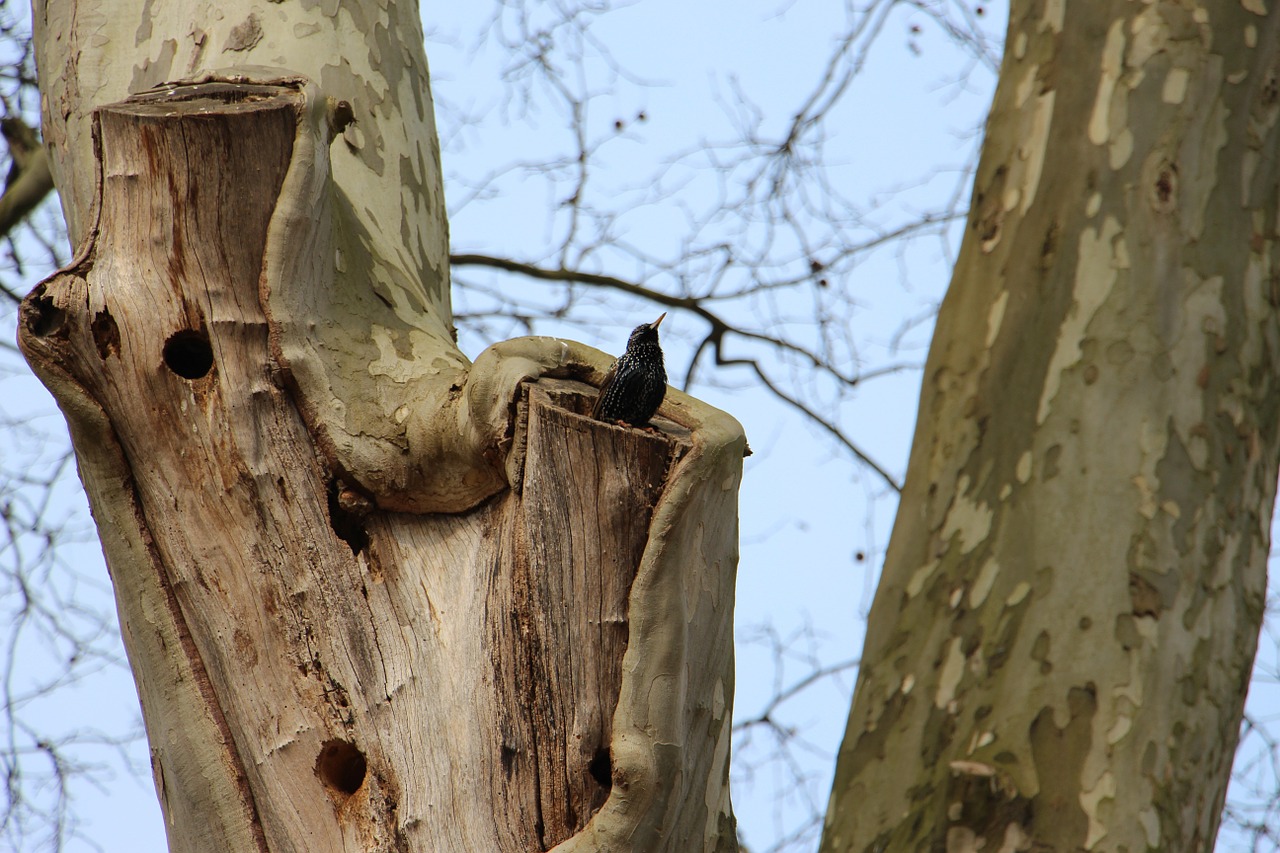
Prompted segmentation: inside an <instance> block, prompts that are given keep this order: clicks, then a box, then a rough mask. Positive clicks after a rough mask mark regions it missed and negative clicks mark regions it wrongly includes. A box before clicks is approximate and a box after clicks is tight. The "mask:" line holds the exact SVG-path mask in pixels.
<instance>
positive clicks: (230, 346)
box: [20, 3, 744, 851]
mask: <svg viewBox="0 0 1280 853" xmlns="http://www.w3.org/2000/svg"><path fill="white" fill-rule="evenodd" d="M161 5H164V4H161ZM70 8H71V5H70V4H68V5H63V4H57V5H56V7H55V6H54V5H50V6H47V7H44V8H42V9H38V10H37V18H38V25H41V26H42V27H43V29H42V30H41V31H40V32H38V34H37V38H38V40H39V44H40V53H39V57H40V67H41V69H42V70H43V69H46V68H58V69H60V70H61V71H63V72H64V73H63V74H61V75H57V76H55V77H52V78H48V77H46V79H48V80H49V81H50V82H49V84H48V86H47V88H46V90H45V92H46V103H48V104H50V116H49V125H50V128H51V129H50V130H48V131H47V133H48V136H49V137H50V142H51V152H52V160H53V163H54V165H55V168H54V174H55V175H56V176H57V178H58V181H59V188H60V190H63V198H64V204H65V208H66V210H67V213H68V219H69V222H70V223H72V225H71V227H72V230H73V232H74V233H77V234H79V235H80V236H81V238H82V242H81V243H80V249H79V251H78V253H77V258H76V261H75V262H74V263H73V264H72V265H71V266H70V267H69V268H68V269H67V270H65V271H63V272H62V273H60V274H58V275H56V276H54V277H53V278H51V279H50V280H48V281H46V282H44V283H42V284H41V285H40V286H39V287H37V288H36V290H35V291H33V293H32V294H31V295H30V296H29V297H28V299H27V300H26V301H25V302H24V305H23V312H22V318H21V323H20V343H21V345H22V347H23V351H24V353H25V354H26V355H27V358H28V360H29V361H30V363H31V364H32V366H33V368H34V369H35V370H36V372H37V373H38V375H39V376H40V377H41V379H42V380H43V381H44V382H45V384H46V385H47V386H48V387H49V388H50V390H51V391H52V392H53V393H54V396H55V398H56V399H57V400H58V402H59V405H60V406H61V407H62V409H63V412H64V413H65V414H66V416H67V420H68V424H69V426H70V428H71V432H72V440H73V444H74V445H75V448H76V453H77V459H78V461H79V465H80V471H81V476H82V479H83V480H84V483H85V486H86V491H87V492H88V494H89V498H90V505H91V507H92V509H93V512H94V516H95V520H96V521H97V523H98V525H99V529H100V531H101V534H102V541H103V548H104V552H105V553H106V556H107V561H108V566H109V568H110V570H111V574H112V580H113V583H114V585H115V589H116V598H117V606H118V609H119V612H120V620H121V625H122V629H123V631H124V634H125V643H126V647H127V649H128V651H129V655H130V662H131V665H132V666H133V670H134V674H135V678H136V680H137V683H138V686H139V693H140V696H141V699H142V705H143V713H144V718H145V721H146V725H147V731H148V737H149V739H150V741H151V746H152V759H153V768H154V772H155V777H156V783H157V790H158V792H159V795H160V798H161V804H162V807H163V809H164V813H165V818H166V822H167V828H168V832H169V843H170V848H171V849H172V850H175V851H196V850H218V851H224V850H235V851H258V850H274V851H285V850H298V851H304V850H305V851H325V850H334V851H338V850H388V851H390V850H396V851H409V850H429V851H448V850H454V851H475V850H486V851H489V850H492V851H516V850H519V851H526V850H529V849H542V850H545V849H550V848H553V847H554V849H556V850H558V851H577V850H607V851H613V850H617V851H624V850H625V851H640V850H645V851H649V850H673V851H686V850H729V849H734V848H735V847H736V840H735V837H734V833H733V817H732V810H731V808H730V805H729V797H728V779H727V769H728V744H729V734H730V701H731V697H732V690H733V682H732V647H731V626H732V589H733V586H732V585H733V575H734V569H735V565H736V534H737V530H736V487H737V483H738V480H739V478H740V475H741V458H742V452H743V449H744V441H743V438H742V435H741V430H740V427H738V425H737V424H736V422H734V421H733V420H732V419H731V418H729V417H727V416H725V415H723V414H721V413H719V412H716V411H715V410H713V409H710V408H709V407H706V406H704V405H702V404H700V403H698V402H697V401H694V400H692V399H690V398H688V397H686V396H684V395H682V394H679V393H677V392H671V394H670V395H669V402H668V404H666V405H664V408H663V411H662V414H663V415H664V416H666V417H665V418H663V419H661V420H660V421H659V425H660V427H661V431H660V433H659V434H657V435H653V436H650V435H646V434H642V433H638V432H636V431H634V430H628V429H623V428H618V427H612V426H608V425H604V424H600V423H597V422H594V421H591V420H589V419H587V418H585V417H582V416H581V415H580V414H578V413H579V412H582V411H585V407H586V406H588V405H589V400H588V397H586V396H584V395H587V394H590V393H592V392H591V391H590V388H589V386H584V385H581V384H580V383H577V382H572V381H569V380H573V379H588V380H593V381H596V382H598V381H599V379H600V378H601V377H602V376H603V373H604V368H605V367H606V366H607V363H608V360H607V358H606V357H605V356H604V355H603V354H602V353H598V352H596V351H594V350H591V349H589V348H586V347H583V346H581V345H578V344H574V343H572V342H568V341H560V340H554V339H548V338H529V339H521V340H517V341H509V342H506V343H504V344H499V345H497V346H495V347H492V348H490V350H487V351H486V352H485V353H484V354H482V355H481V357H480V358H479V359H478V360H477V361H476V363H474V364H470V363H468V362H467V360H466V359H465V358H464V357H463V356H462V355H461V353H459V352H458V351H457V349H456V347H455V346H454V345H453V343H452V340H451V339H450V336H449V333H448V326H449V322H450V321H449V316H448V303H447V268H446V267H445V266H443V265H442V264H443V260H442V259H443V258H444V257H445V255H444V249H445V246H444V241H443V235H444V223H443V208H442V206H441V205H440V203H439V170H438V162H437V160H438V158H437V157H436V152H435V148H434V145H435V140H434V137H433V136H431V135H430V134H431V133H433V131H432V129H431V126H430V101H429V98H428V95H427V92H428V90H427V87H426V77H425V67H426V66H425V58H423V57H422V55H421V33H420V30H419V29H418V25H417V23H416V15H417V10H416V8H414V7H413V5H412V4H400V6H399V7H392V8H391V9H390V10H383V9H381V7H373V8H366V7H363V6H359V5H356V4H341V5H340V9H339V12H340V13H339V15H337V16H336V18H334V17H333V16H329V17H326V18H325V19H324V20H323V21H319V20H318V19H317V20H312V19H310V18H308V17H307V16H309V15H313V14H316V13H315V12H313V11H309V10H304V9H301V8H294V7H281V6H278V5H275V4H265V5H264V6H262V7H261V8H259V7H244V8H243V9H237V10H231V9H227V8H226V7H222V8H223V11H224V14H223V15H221V16H216V17H211V18H210V20H216V21H217V22H218V23H217V24H216V26H215V27H214V28H213V29H211V30H210V31H208V32H205V31H201V30H198V29H192V28H191V27H190V26H189V25H188V24H184V25H183V26H184V27H185V29H182V30H180V32H181V33H183V35H182V36H181V37H179V38H177V40H176V42H173V41H172V40H166V33H168V32H177V31H175V30H165V29H164V27H166V26H170V25H172V24H173V22H171V21H166V20H164V17H163V16H164V15H166V14H171V13H169V12H166V11H163V10H156V11H154V13H153V10H151V8H150V6H149V5H147V6H146V8H145V9H144V8H141V6H140V7H139V9H137V10H135V11H138V13H139V14H138V16H136V17H129V16H128V15H127V14H126V13H125V12H124V11H123V10H120V9H119V8H118V5H117V7H113V12H112V16H113V17H112V18H111V20H110V21H105V22H104V21H103V20H102V19H101V17H100V16H95V14H94V12H95V10H96V9H98V8H100V7H96V6H94V5H93V4H88V3H81V4H79V8H78V10H77V12H76V15H74V16H72V15H71V14H70V11H69V10H70ZM246 10H247V11H246ZM241 13H243V14H241ZM188 14H189V13H183V15H184V18H185V17H186V15H188ZM290 15H293V16H300V17H299V18H297V19H293V20H290V19H288V16H290ZM385 15H390V16H391V20H390V22H388V20H386V19H385V18H384V17H380V16H385ZM114 16H119V17H125V18H128V20H129V21H130V22H131V23H130V27H131V28H132V27H136V26H137V23H136V22H137V21H138V20H144V21H146V22H148V23H149V25H150V26H151V27H152V29H151V30H150V33H151V38H150V39H149V40H143V41H141V42H140V43H139V44H140V47H139V50H140V51H142V53H143V54H145V53H147V52H148V51H149V52H152V53H156V54H158V55H161V56H167V57H168V62H169V66H168V67H170V68H171V67H173V65H174V63H176V62H177V60H176V59H175V58H174V50H175V48H174V46H173V45H174V43H176V44H178V46H179V47H178V52H179V53H182V51H184V50H190V51H191V57H192V58H193V59H192V61H193V62H194V63H195V65H196V67H195V68H194V69H193V74H192V80H191V81H189V82H187V83H182V84H164V85H162V86H158V87H156V88H154V89H152V90H150V91H148V92H146V93H143V94H140V95H138V96H136V97H133V98H130V99H128V100H126V101H123V102H120V103H116V104H114V105H111V106H103V100H99V99H106V100H110V98H111V96H112V89H113V87H116V88H117V89H118V87H119V86H120V85H122V84H123V83H125V82H128V83H129V84H130V86H132V85H133V84H136V83H137V81H138V80H139V79H143V80H144V81H145V82H146V83H148V84H151V83H156V82H160V80H163V79H164V77H163V76H161V77H160V78H159V79H156V77H155V76H154V74H153V69H154V68H155V67H156V66H155V65H154V62H155V61H156V60H155V59H154V58H153V59H148V60H147V61H143V62H138V63H136V64H135V65H133V66H130V65H128V64H127V63H123V64H122V63H120V62H118V61H117V62H116V63H114V64H113V63H112V62H111V61H109V55H110V54H111V53H112V51H113V50H116V51H119V50H123V49H124V48H122V47H120V46H119V45H118V44H117V43H115V42H112V40H111V37H112V35H113V34H112V32H111V28H112V27H113V26H115V23H114V20H115V18H114ZM304 19H305V20H304ZM335 20H336V21H339V22H345V23H344V24H343V26H345V27H346V29H342V28H341V27H339V26H338V25H336V24H334V23H333V21H335ZM54 22H61V24H65V26H66V27H67V29H66V30H60V29H58V28H57V26H56V25H55V23H54ZM326 22H327V23H326ZM352 22H354V24H353V23H352ZM389 23H390V25H391V30H390V32H388V29H387V27H388V24H389ZM324 26H330V27H331V29H330V30H328V31H326V32H328V37H329V38H330V39H331V43H332V44H333V45H334V47H335V52H333V53H331V54H328V55H327V56H325V57H323V58H321V57H316V56H313V54H314V46H313V45H305V47H304V48H294V49H293V53H292V54H291V55H293V56H296V57H299V59H298V62H299V64H300V65H303V66H305V65H307V63H308V62H309V63H311V65H312V67H303V68H301V69H299V70H291V71H288V72H280V71H263V70H260V69H252V68H250V69H248V70H233V71H229V72H228V71H223V72H216V73H215V72H212V71H208V70H204V69H203V68H202V67H201V61H202V60H201V57H203V56H205V53H203V52H202V51H205V50H206V49H207V48H209V47H210V46H211V45H212V46H221V48H220V49H221V52H222V53H224V54H225V53H227V52H232V53H242V54H253V53H254V51H267V52H271V51H280V50H284V49H285V48H284V47H283V46H287V43H288V42H289V40H290V35H289V34H290V33H293V34H296V33H298V32H303V31H308V28H309V27H324ZM358 26H364V27H366V29H365V30H363V31H361V32H357V31H354V30H353V29H352V28H353V27H358ZM397 26H398V27H399V29H397V28H396V27H397ZM95 27H96V28H97V29H96V30H95V29H94V28H95ZM85 28H88V29H85ZM299 28H301V29H299ZM90 30H93V31H94V32H95V33H97V35H96V36H95V37H93V38H88V37H86V36H85V33H87V32H89V31H90ZM312 32H314V30H312ZM51 33H56V34H57V36H56V38H53V37H51V35H50V34H51ZM361 33H362V35H361ZM133 35H134V33H133V31H132V29H131V31H130V35H129V38H130V39H132V38H133ZM357 36H361V37H357ZM364 37H367V38H372V39H375V40H378V39H380V40H382V41H379V42H378V44H379V45H380V47H381V50H382V56H383V59H384V61H383V63H382V64H381V65H380V66H375V67H373V68H370V67H366V66H363V65H362V63H364V61H365V57H366V55H367V54H368V53H369V50H368V47H367V42H366V41H364V40H362V38H364ZM132 43H133V42H132V41H129V42H128V43H127V44H126V47H127V46H128V44H132ZM69 46H70V47H69ZM357 47H358V48H359V49H358V51H357V49H356V48H357ZM271 55H277V54H275V53H272V54H271ZM116 58H117V60H118V59H119V57H118V55H117V57H116ZM238 58H244V59H248V60H251V59H252V58H253V57H252V56H250V55H246V56H243V57H238ZM357 59H358V60H359V62H356V60H357ZM348 60H349V61H351V62H352V63H354V64H356V65H360V66H361V67H362V69H363V71H364V72H365V73H366V75H367V76H366V80H365V82H368V80H369V79H371V78H372V77H375V76H378V75H382V79H383V80H384V82H385V81H387V80H390V81H391V82H392V85H391V86H390V88H389V89H388V88H378V89H370V88H368V87H362V86H357V85H354V81H353V76H352V73H351V71H350V68H351V66H350V65H346V64H344V63H345V62H347V61H348ZM322 61H329V62H337V63H338V66H337V67H338V68H339V69H340V70H338V71H335V70H334V66H327V65H320V64H319V63H321V62H322ZM246 65H247V66H249V65H252V62H246ZM86 69H99V70H102V71H104V73H105V74H106V77H104V78H103V79H101V80H97V81H95V83H94V86H93V88H92V90H90V88H89V87H88V85H87V80H88V77H87V76H86V73H87V72H86ZM121 69H123V71H122V70H121ZM341 69H346V70H345V71H342V70H341ZM143 72H146V73H145V74H144V73H143ZM300 72H306V75H307V76H304V74H303V73H300ZM158 73H159V74H167V73H168V72H167V70H162V71H160V72H158ZM147 75H152V76H150V77H148V76H147ZM317 80H318V81H320V82H315V81H317ZM415 86H417V87H419V88H415ZM375 93H376V97H375ZM123 94H125V92H124V91H118V92H117V93H116V96H117V97H118V96H122V95H123ZM95 106H98V107H99V109H97V110H96V112H94V111H93V108H94V107H95ZM401 107H407V108H408V111H409V112H410V113H412V115H413V118H412V120H406V121H404V122H403V123H401V124H397V122H398V120H399V118H400V113H399V110H400V108H401ZM90 115H91V116H92V121H87V120H86V116H90ZM352 116H354V117H355V118H356V119H357V123H356V124H354V125H353V124H352V123H351V121H350V119H351V117H352ZM415 134H427V135H428V136H430V138H425V139H424V138H422V137H421V136H418V137H415ZM331 149H332V150H331ZM397 151H399V152H401V153H396V152H397ZM390 164H395V167H394V168H391V167H390ZM410 173H412V174H410ZM86 175H88V176H89V179H88V181H87V182H86ZM95 176H96V178H95ZM380 184H385V186H383V187H382V189H381V190H379V189H378V187H379V185H380ZM86 186H87V187H89V188H91V189H86ZM64 188H65V189H64ZM377 192H384V193H385V192H390V193H392V200H391V202H390V203H389V204H388V201H387V199H386V198H385V197H383V196H377V195H376V194H377ZM375 196H376V197H375ZM355 199H359V200H360V203H359V204H357V203H355V202H354V201H353V200H355ZM437 264H441V265H439V266H437ZM552 377H560V378H559V379H554V378H552Z"/></svg>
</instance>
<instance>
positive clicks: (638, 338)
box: [627, 311, 667, 349]
mask: <svg viewBox="0 0 1280 853" xmlns="http://www.w3.org/2000/svg"><path fill="white" fill-rule="evenodd" d="M666 316H667V314H666V312H665V311H664V312H663V313H662V317H659V318H658V319H656V320H654V321H653V322H652V323H641V324H640V325H639V326H636V327H635V328H634V329H632V330H631V337H630V338H628V339H627V349H631V348H632V347H633V346H636V345H638V344H656V343H657V342H658V324H659V323H661V322H662V319H663V317H666Z"/></svg>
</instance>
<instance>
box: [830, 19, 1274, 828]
mask: <svg viewBox="0 0 1280 853" xmlns="http://www.w3.org/2000/svg"><path fill="white" fill-rule="evenodd" d="M1278 28H1280V12H1277V11H1275V10H1272V11H1270V12H1264V11H1263V9H1262V6H1261V4H1248V3H1246V4H1229V3H1224V4H1210V5H1207V6H1199V7H1196V6H1190V5H1186V4H1177V3H1155V4H1130V3H1110V2H1108V3H1089V4H1067V3H1063V2H1057V0H1041V2H1018V3H1014V4H1013V9H1012V14H1011V20H1010V29H1009V35H1008V41H1007V44H1008V49H1007V52H1006V56H1005V59H1004V64H1003V67H1002V69H1001V75H1000V84H999V87H998V90H997V93H996V96H995V102H994V105H993V108H992V113H991V117H990V119H989V122H988V127H987V137H986V142H985V144H984V148H983V156H982V162H981V165H980V166H979V169H978V173H977V176H976V178H975V185H974V195H973V204H972V208H971V212H970V218H969V223H968V230H967V232H966V235H965V239H964V243H963V247H962V250H961V255H960V258H959V262H958V265H957V268H956V271H955V275H954V278H953V281H952V285H951V288H950V290H949V291H948V294H947V297H946V299H945V301H944V303H943V306H942V310H941V312H940V314H939V318H938V326H937V331H936V333H935V337H934V341H933V345H932V348H931V350H930V355H929V359H928V363H927V365H926V368H925V383H924V387H923V389H922V392H921V402H920V416H919V421H918V426H917V430H916V436H915V441H914V444H913V447H912V453H911V459H910V465H909V469H908V474H907V479H906V485H905V489H904V491H903V495H902V503H901V508H900V510H899V513H898V518H897V521H896V524H895V527H894V532H893V537H892V540H891V544H890V548H889V553H888V556H887V560H886V565H885V569H884V575H883V578H882V581H881V585H880V588H879V590H878V592H877V595H876V600H875V603H874V605H873V608H872V611H871V616H870V622H869V625H868V630H867V640H866V648H865V653H864V657H863V667H862V670H861V672H860V674H859V679H858V686H857V688H856V693H855V698H854V705H853V709H852V711H851V714H850V717H849V724H848V729H847V731H846V734H845V740H844V744H843V746H842V749H841V753H840V759H839V765H838V769H837V774H836V781H835V787H834V792H833V795H832V799H831V803H830V807H829V811H828V814H827V824H826V831H825V834H824V840H823V845H822V849H823V850H824V851H846V850H848V851H864V850H893V851H916V850H919V851H923V850H930V851H932V850H941V849H946V850H957V851H959V850H978V849H983V850H1010V851H1012V850H1039V849H1050V850H1130V851H1133V850H1211V849H1212V847H1213V843H1214V839H1215V836H1216V831H1217V826H1218V820H1219V816H1220V812H1221V808H1222V803H1223V798H1224V796H1225V790H1226V784H1227V779H1228V774H1229V771H1230V766H1231V760H1232V756H1233V752H1234V749H1235V745H1236V740H1237V735H1238V731H1239V724H1240V719H1241V713H1242V708H1243V703H1244V698H1245V691H1246V688H1247V685H1248V676H1249V672H1250V668H1251V665H1252V661H1253V655H1254V651H1255V648H1256V642H1257V632H1258V629H1259V625H1260V621H1261V618H1262V611H1263V595H1264V589H1265V582H1266V559H1267V555H1268V553H1269V548H1270V542H1269V524H1270V519H1271V514H1272V509H1273V504H1274V499H1275V486H1276V475H1277V469H1278V468H1280V435H1278V430H1277V423H1278V421H1280V411H1278V408H1280V394H1278V391H1280V389H1278V388H1277V387H1276V380H1275V378H1274V377H1275V376H1276V370H1277V363H1276V356H1277V352H1278V348H1280V333H1278V332H1280V330H1278V329H1277V323H1276V306H1277V305H1278V304H1280V296H1278V295H1277V291H1276V288H1275V281H1276V279H1277V261H1278V260H1280V253H1278V250H1277V243H1276V239H1277V235H1278V234H1280V230H1278V229H1280V223H1278V222H1277V209H1278V203H1280V191H1278V181H1277V178H1278V175H1277V171H1276V160H1275V151H1276V150H1280V148H1278V146H1280V138H1278V133H1277V130H1278V129H1277V121H1276V120H1277V118H1278V117H1280V103H1278V99H1277V96H1276V92H1277V87H1276V80H1277V79H1280V31H1278Z"/></svg>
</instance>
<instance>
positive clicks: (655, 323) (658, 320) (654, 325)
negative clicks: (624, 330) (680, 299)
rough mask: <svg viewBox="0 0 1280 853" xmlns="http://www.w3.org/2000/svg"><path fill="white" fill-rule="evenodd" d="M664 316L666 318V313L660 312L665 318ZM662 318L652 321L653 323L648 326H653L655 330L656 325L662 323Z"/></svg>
mask: <svg viewBox="0 0 1280 853" xmlns="http://www.w3.org/2000/svg"><path fill="white" fill-rule="evenodd" d="M665 316H667V312H666V311H663V312H662V317H665ZM662 317H659V318H658V319H656V320H654V321H653V322H652V323H650V324H649V325H650V326H653V327H654V328H655V329H656V328H658V324H659V323H661V322H662Z"/></svg>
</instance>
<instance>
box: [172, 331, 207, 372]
mask: <svg viewBox="0 0 1280 853" xmlns="http://www.w3.org/2000/svg"><path fill="white" fill-rule="evenodd" d="M164 363H165V366H167V367H168V368H169V369H170V370H172V371H173V372H174V373H176V374H178V375H179V376H181V377H182V378H183V379H199V378H201V377H203V376H207V375H208V374H209V371H210V370H212V369H213V347H212V346H211V345H210V344H209V336H208V335H206V334H205V333H204V332H197V331H195V330H192V329H183V330H182V331H180V332H174V333H173V334H172V335H170V336H169V340H167V341H165V342H164Z"/></svg>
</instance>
